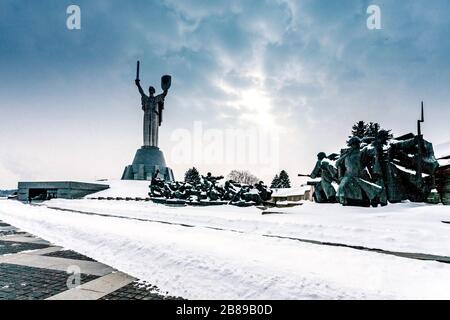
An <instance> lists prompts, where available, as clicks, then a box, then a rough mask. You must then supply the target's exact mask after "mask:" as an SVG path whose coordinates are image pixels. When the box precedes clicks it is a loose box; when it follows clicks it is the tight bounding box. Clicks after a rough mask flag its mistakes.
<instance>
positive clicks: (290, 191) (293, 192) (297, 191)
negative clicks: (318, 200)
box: [272, 185, 311, 197]
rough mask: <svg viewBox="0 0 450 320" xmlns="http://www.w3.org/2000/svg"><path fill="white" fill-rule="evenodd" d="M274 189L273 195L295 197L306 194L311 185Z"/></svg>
mask: <svg viewBox="0 0 450 320" xmlns="http://www.w3.org/2000/svg"><path fill="white" fill-rule="evenodd" d="M272 190H273V194H272V197H293V196H301V195H304V194H305V191H307V190H311V186H308V185H302V186H300V187H297V188H280V189H272Z"/></svg>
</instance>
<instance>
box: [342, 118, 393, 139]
mask: <svg viewBox="0 0 450 320" xmlns="http://www.w3.org/2000/svg"><path fill="white" fill-rule="evenodd" d="M381 130H382V129H381V126H380V124H379V123H378V122H370V123H365V122H364V121H358V122H357V123H355V124H354V125H353V127H352V135H351V136H350V138H351V137H358V138H360V139H363V138H367V137H371V138H376V137H377V136H378V133H379V132H380V131H381ZM385 131H387V132H388V139H392V138H393V135H392V133H391V130H385Z"/></svg>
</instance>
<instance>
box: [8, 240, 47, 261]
mask: <svg viewBox="0 0 450 320" xmlns="http://www.w3.org/2000/svg"><path fill="white" fill-rule="evenodd" d="M46 247H48V245H45V244H39V243H27V242H13V241H0V255H4V254H13V253H18V252H22V251H27V250H36V249H43V248H46ZM0 259H1V257H0Z"/></svg>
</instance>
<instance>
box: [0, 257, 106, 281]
mask: <svg viewBox="0 0 450 320" xmlns="http://www.w3.org/2000/svg"><path fill="white" fill-rule="evenodd" d="M0 263H11V264H18V265H22V266H30V267H36V268H44V269H50V270H57V271H64V272H65V271H67V270H68V268H69V267H71V266H77V267H79V268H80V270H81V273H85V274H91V275H96V276H104V275H106V274H108V273H111V272H113V271H114V269H113V268H111V267H109V266H107V265H104V264H102V263H99V262H91V261H80V260H73V259H64V258H54V257H46V256H41V255H36V254H27V253H19V254H15V255H8V256H1V257H0Z"/></svg>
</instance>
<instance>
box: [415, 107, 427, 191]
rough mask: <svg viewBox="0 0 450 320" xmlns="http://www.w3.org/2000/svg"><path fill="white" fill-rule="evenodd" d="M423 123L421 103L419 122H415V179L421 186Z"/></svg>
mask: <svg viewBox="0 0 450 320" xmlns="http://www.w3.org/2000/svg"><path fill="white" fill-rule="evenodd" d="M423 122H425V116H424V111H423V101H422V108H421V111H420V120H417V139H418V140H417V159H416V162H417V163H416V166H417V169H416V178H417V181H418V182H419V183H420V184H422V148H423V135H422V128H421V124H422V123H423Z"/></svg>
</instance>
